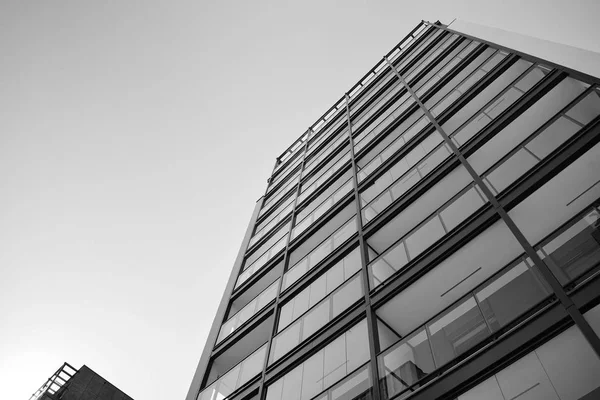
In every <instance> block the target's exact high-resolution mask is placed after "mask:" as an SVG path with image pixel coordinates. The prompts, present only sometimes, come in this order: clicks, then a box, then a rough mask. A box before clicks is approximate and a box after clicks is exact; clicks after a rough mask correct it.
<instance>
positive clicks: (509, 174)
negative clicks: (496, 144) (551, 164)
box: [486, 149, 538, 193]
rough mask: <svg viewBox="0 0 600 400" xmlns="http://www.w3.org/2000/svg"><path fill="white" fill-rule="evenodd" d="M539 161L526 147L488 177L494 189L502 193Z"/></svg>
mask: <svg viewBox="0 0 600 400" xmlns="http://www.w3.org/2000/svg"><path fill="white" fill-rule="evenodd" d="M537 162H538V160H537V159H536V158H535V157H534V156H532V155H531V153H529V152H528V151H527V150H525V149H520V150H519V151H517V152H516V153H515V154H513V155H512V156H511V157H510V158H509V159H508V160H506V161H504V163H502V164H501V165H499V166H498V167H496V169H494V170H493V171H492V172H490V173H489V174H487V175H486V177H487V179H488V181H489V182H490V183H491V184H492V185H493V186H494V189H496V191H497V192H498V193H500V192H502V191H503V190H504V189H506V188H507V187H508V186H509V185H510V184H511V183H513V182H514V181H516V180H517V178H519V177H521V175H523V174H524V173H525V172H527V171H529V169H531V167H533V166H534V165H535V164H537Z"/></svg>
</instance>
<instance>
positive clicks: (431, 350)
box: [377, 256, 551, 398]
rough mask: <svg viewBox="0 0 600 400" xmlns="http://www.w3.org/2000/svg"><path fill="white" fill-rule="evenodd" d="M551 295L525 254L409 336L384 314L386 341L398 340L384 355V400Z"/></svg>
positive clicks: (409, 388) (412, 386)
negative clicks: (403, 333) (404, 335)
mask: <svg viewBox="0 0 600 400" xmlns="http://www.w3.org/2000/svg"><path fill="white" fill-rule="evenodd" d="M445 293H446V292H445ZM550 294H551V290H550V288H549V286H548V284H547V283H546V282H545V281H544V280H543V279H542V277H541V275H540V274H539V272H538V271H537V270H536V269H535V268H532V267H531V262H530V261H529V260H528V259H525V258H524V257H523V256H522V257H520V258H519V259H518V260H517V261H516V262H514V263H512V264H511V265H509V266H508V267H506V268H503V270H502V271H501V272H500V273H499V274H497V275H496V276H494V277H492V279H490V280H489V281H488V282H486V283H485V284H483V285H482V286H480V287H479V288H478V289H476V290H475V291H473V292H472V293H470V294H469V295H468V296H466V297H465V298H463V299H461V300H459V301H458V302H457V303H456V304H455V305H453V306H452V307H450V308H449V309H448V310H446V311H443V312H442V313H440V314H439V315H438V316H436V317H435V318H433V319H431V320H430V321H429V322H427V323H426V324H425V325H424V326H421V327H419V328H418V329H416V330H414V331H413V332H412V333H409V334H408V335H407V336H406V337H402V331H401V330H398V331H396V329H402V328H403V326H402V323H401V322H398V321H395V320H392V319H389V316H388V315H385V316H384V314H385V313H380V312H379V311H378V312H377V314H378V318H380V319H382V320H383V323H381V324H380V326H383V327H385V328H384V330H383V332H381V333H380V343H382V344H385V343H389V342H390V341H391V340H393V338H395V339H396V340H397V343H396V344H394V345H393V346H391V347H390V348H389V349H388V350H384V352H383V353H382V354H381V355H380V356H379V357H378V365H379V368H380V376H381V377H383V379H384V382H385V392H384V394H385V396H384V397H385V398H391V397H392V396H395V395H397V394H399V393H403V392H404V393H406V394H408V393H409V392H411V391H414V390H415V389H417V388H418V387H420V385H421V384H423V383H425V382H426V381H427V379H426V378H427V377H428V376H429V374H431V373H432V372H434V371H435V370H437V369H439V368H441V367H443V366H445V365H448V364H449V363H451V362H452V361H453V360H455V359H457V358H458V357H460V356H461V355H463V354H465V353H467V352H469V351H471V350H472V349H474V348H476V347H477V345H479V344H480V343H482V342H483V341H484V340H486V339H487V338H489V337H490V335H491V334H492V333H494V332H497V331H498V330H500V329H501V328H503V327H505V326H507V325H509V324H510V323H511V322H513V321H515V320H516V319H517V318H519V317H520V316H521V315H523V314H525V313H526V312H528V311H529V310H531V309H532V308H533V307H535V306H537V305H538V304H540V302H541V301H542V300H544V299H546V298H547V297H548V296H550ZM442 296H444V293H443V294H442ZM382 336H383V339H384V340H381V339H382ZM390 338H391V339H390Z"/></svg>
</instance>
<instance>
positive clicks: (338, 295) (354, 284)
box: [332, 275, 363, 317]
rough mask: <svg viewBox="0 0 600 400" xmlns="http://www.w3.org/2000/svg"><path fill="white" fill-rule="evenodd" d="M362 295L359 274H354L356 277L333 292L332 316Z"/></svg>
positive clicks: (339, 312)
mask: <svg viewBox="0 0 600 400" xmlns="http://www.w3.org/2000/svg"><path fill="white" fill-rule="evenodd" d="M362 296H363V291H362V282H361V280H360V275H356V277H354V278H353V279H352V280H350V281H349V282H348V283H346V285H344V286H343V287H342V288H341V289H340V290H338V291H337V292H335V293H334V294H333V296H332V301H333V317H336V316H338V315H339V314H341V312H342V311H344V310H345V309H347V308H348V307H350V305H351V304H354V303H355V302H356V301H357V300H358V299H360V298H361V297H362Z"/></svg>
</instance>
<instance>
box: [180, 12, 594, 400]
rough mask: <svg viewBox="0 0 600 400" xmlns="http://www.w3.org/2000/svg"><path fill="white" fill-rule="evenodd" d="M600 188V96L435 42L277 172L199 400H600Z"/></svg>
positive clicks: (457, 37) (472, 49) (486, 52)
mask: <svg viewBox="0 0 600 400" xmlns="http://www.w3.org/2000/svg"><path fill="white" fill-rule="evenodd" d="M599 177H600V80H598V79H596V78H593V77H590V76H588V75H585V74H582V73H579V72H577V71H573V70H570V69H568V68H566V67H562V66H560V65H556V64H554V63H550V62H547V61H545V60H542V59H538V58H536V57H534V56H528V55H526V54H523V53H520V52H519V53H517V52H515V51H512V50H510V49H508V48H504V47H503V46H502V43H498V44H494V43H490V42H488V41H486V40H484V39H481V38H475V37H471V36H469V35H465V34H462V33H460V32H454V31H452V30H451V29H449V28H448V27H446V26H444V25H441V24H439V23H437V24H431V23H426V22H422V23H420V24H419V25H418V26H417V27H416V28H415V29H414V30H413V31H412V32H411V33H410V34H409V35H408V36H406V37H405V38H404V39H403V40H402V41H401V42H400V43H399V44H398V45H397V46H396V47H394V49H392V51H391V52H390V53H389V54H388V55H387V56H386V57H385V59H384V60H383V61H381V62H379V63H377V64H376V65H375V66H374V67H373V68H372V69H371V70H370V71H369V72H368V73H367V74H366V75H365V76H364V77H363V78H362V79H361V80H360V81H359V82H358V83H357V84H356V85H355V86H353V87H352V89H351V90H350V91H349V92H348V94H347V95H346V96H344V98H342V99H341V100H339V101H338V102H336V103H335V105H334V106H332V107H331V108H330V109H329V110H328V111H327V112H326V113H325V114H324V115H323V116H322V117H321V118H320V119H319V120H318V121H317V122H316V123H315V124H313V125H312V126H311V128H310V129H309V130H308V132H306V133H305V134H303V135H302V136H301V137H300V138H299V139H298V140H296V141H295V142H294V143H293V145H292V146H291V147H290V148H289V149H288V150H286V151H285V152H284V153H283V154H282V155H281V156H280V157H278V158H277V162H276V165H275V167H274V169H273V173H272V176H271V177H270V178H269V181H268V182H269V183H268V187H267V189H266V192H265V195H264V197H263V198H262V199H261V201H259V203H258V205H257V208H256V210H255V213H254V216H253V219H252V221H251V224H250V226H249V228H248V232H247V234H246V239H245V241H244V244H243V248H242V250H241V252H240V256H239V257H238V260H237V261H236V266H235V268H234V272H233V274H232V278H231V281H230V284H229V287H228V292H227V293H226V296H225V298H224V300H223V303H222V307H221V308H222V312H220V313H219V314H218V315H217V319H216V322H215V325H217V326H216V327H213V331H215V333H214V334H212V336H211V338H209V342H208V343H207V349H208V350H205V354H206V355H203V360H204V361H202V360H201V365H200V367H199V370H198V372H197V373H196V376H197V378H195V379H196V380H195V382H196V383H195V384H196V386H195V389H194V390H195V391H191V392H193V397H191V398H189V399H188V400H217V399H219V400H224V399H232V400H238V399H239V400H249V399H260V400H265V399H266V400H284V399H285V400H288V399H292V400H293V399H296V400H325V399H327V400H341V399H344V400H359V399H360V400H366V399H382V400H384V399H401V398H414V399H435V398H448V399H461V400H465V399H498V400H500V399H502V400H504V399H515V398H528V399H561V400H565V399H580V398H584V396H588V397H585V398H586V399H587V398H600V388H599V385H598V380H597V377H598V376H600V358H599V357H598V354H599V352H600V339H599V338H598V333H599V332H600V306H598V305H597V304H598V303H600V295H599V293H600V178H599ZM507 360H508V361H507ZM509 361H510V362H509ZM203 362H204V364H202V363H203ZM594 377H596V379H594ZM193 387H194V386H193ZM594 396H596V397H594Z"/></svg>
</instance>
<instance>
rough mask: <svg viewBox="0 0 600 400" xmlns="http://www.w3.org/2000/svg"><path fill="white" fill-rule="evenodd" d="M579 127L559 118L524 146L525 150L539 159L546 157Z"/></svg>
mask: <svg viewBox="0 0 600 400" xmlns="http://www.w3.org/2000/svg"><path fill="white" fill-rule="evenodd" d="M579 128H580V126H579V125H577V124H576V123H574V122H571V121H569V120H568V119H566V118H564V117H560V118H559V119H557V120H556V121H554V122H553V123H552V125H550V126H548V127H547V128H546V129H544V131H543V132H541V133H540V134H538V136H536V137H535V138H534V139H533V140H532V141H531V142H529V143H527V145H526V146H525V147H526V148H527V150H529V151H531V152H532V153H533V154H535V155H536V156H538V157H539V158H544V157H547V156H548V155H549V154H550V153H552V152H553V151H554V150H556V149H557V148H558V147H559V146H560V145H561V144H563V143H564V142H566V141H567V140H568V139H569V138H570V137H571V136H573V134H574V133H575V132H577V131H578V130H579Z"/></svg>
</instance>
